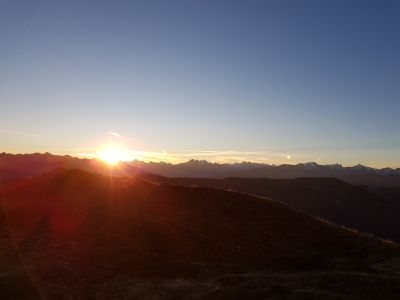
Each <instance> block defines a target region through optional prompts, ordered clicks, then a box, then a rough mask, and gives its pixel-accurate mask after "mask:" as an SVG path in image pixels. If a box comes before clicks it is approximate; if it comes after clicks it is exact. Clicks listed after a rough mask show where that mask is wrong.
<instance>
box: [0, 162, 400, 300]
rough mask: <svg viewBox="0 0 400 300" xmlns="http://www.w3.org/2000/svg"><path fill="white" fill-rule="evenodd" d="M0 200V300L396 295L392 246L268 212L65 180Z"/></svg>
mask: <svg viewBox="0 0 400 300" xmlns="http://www.w3.org/2000/svg"><path fill="white" fill-rule="evenodd" d="M2 195H3V199H2V206H3V213H4V217H5V219H3V223H2V224H1V225H2V228H1V232H2V236H3V238H2V249H3V251H2V253H1V256H2V257H1V259H2V260H3V261H6V259H7V258H6V256H7V255H10V254H11V253H14V257H13V258H12V259H11V260H9V261H7V266H8V267H7V270H6V271H2V273H1V275H0V276H2V278H1V282H2V285H1V288H2V291H1V293H2V296H3V297H2V298H5V299H7V298H8V299H16V298H17V296H18V295H20V296H21V295H22V296H21V297H20V298H21V299H27V298H29V297H30V298H35V297H39V296H40V297H42V298H43V297H44V298H48V299H71V298H73V299H264V298H267V297H275V298H274V299H298V298H300V297H303V298H307V299H309V298H311V299H313V298H321V297H324V298H326V299H329V298H332V299H341V298H343V299H349V298H350V299H351V298H354V299H382V297H383V298H385V299H397V296H398V294H399V293H400V287H399V283H400V277H399V276H400V274H399V269H398V264H399V258H400V252H399V248H398V246H396V245H395V244H391V243H387V242H382V241H380V240H378V239H375V238H372V237H368V236H362V235H360V234H357V233H355V232H350V231H348V230H345V229H342V228H338V227H335V226H333V225H330V224H328V223H325V222H322V221H319V220H316V219H314V218H312V217H309V216H307V215H304V214H302V213H299V212H297V211H295V210H292V209H290V208H288V207H287V206H285V205H284V204H281V203H279V202H275V201H271V200H266V199H260V198H255V197H250V196H245V195H242V194H238V193H233V192H226V191H220V190H215V189H210V188H190V187H182V186H176V185H168V184H161V185H157V184H151V183H148V182H145V181H141V180H138V179H136V180H135V179H130V178H123V177H109V176H102V175H97V174H93V173H88V172H85V171H79V170H65V169H59V170H56V171H53V172H50V173H48V174H45V175H43V176H40V177H36V178H33V179H29V180H24V181H21V182H16V183H13V184H10V185H8V186H7V187H5V188H4V190H3V193H2ZM28 296H29V297H28Z"/></svg>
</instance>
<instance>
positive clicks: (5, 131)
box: [0, 129, 40, 137]
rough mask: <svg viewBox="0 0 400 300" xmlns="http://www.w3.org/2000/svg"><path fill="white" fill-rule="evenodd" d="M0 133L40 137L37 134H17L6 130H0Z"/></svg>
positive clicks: (17, 132)
mask: <svg viewBox="0 0 400 300" xmlns="http://www.w3.org/2000/svg"><path fill="white" fill-rule="evenodd" d="M0 133H4V134H14V135H23V136H33V137H40V135H38V134H33V133H27V132H19V131H13V130H6V129H0Z"/></svg>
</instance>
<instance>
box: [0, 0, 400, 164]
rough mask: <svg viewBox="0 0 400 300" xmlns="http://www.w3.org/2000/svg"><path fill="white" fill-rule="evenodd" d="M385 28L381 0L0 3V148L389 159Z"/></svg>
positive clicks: (392, 86)
mask: <svg viewBox="0 0 400 300" xmlns="http://www.w3.org/2000/svg"><path fill="white" fill-rule="evenodd" d="M399 32H400V2H399V1H390V0H387V1H349V0H346V1H340V0H338V1H328V0H326V1H285V0H283V1H282V0H280V1H189V0H186V1H151V0H150V1H149V0H146V1H84V0H83V1H18V0H17V1H14V0H13V1H4V0H3V1H2V0H0V146H1V148H2V149H0V150H3V151H8V152H34V151H51V152H55V153H72V154H77V153H78V154H79V153H91V152H93V151H96V150H95V149H96V147H99V146H101V145H102V144H104V143H109V142H115V140H116V139H117V140H118V141H117V142H118V143H120V144H124V147H126V148H128V149H131V150H134V151H139V152H141V153H145V152H149V153H150V152H151V153H169V154H171V156H174V157H176V158H178V157H180V158H181V159H186V158H195V157H199V158H207V159H210V160H215V161H219V160H220V161H222V160H228V159H229V160H232V161H235V160H243V159H244V160H255V161H265V162H270V163H271V162H276V163H281V162H285V161H288V159H287V157H288V156H290V158H291V159H290V162H293V163H295V162H304V161H318V162H320V163H334V162H340V163H343V164H345V165H348V164H357V163H363V164H367V165H372V166H382V167H383V166H392V167H400V156H399V153H400V139H399V137H400V136H399V128H400V118H399V117H398V116H399V113H400V58H399V53H400V36H399ZM110 131H112V132H117V133H119V134H120V135H121V136H123V138H116V137H115V136H110V134H109V132H110ZM210 153H212V154H210ZM142 155H143V154H142Z"/></svg>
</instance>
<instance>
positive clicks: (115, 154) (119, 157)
mask: <svg viewBox="0 0 400 300" xmlns="http://www.w3.org/2000/svg"><path fill="white" fill-rule="evenodd" d="M97 158H99V159H101V160H102V161H104V162H105V163H107V164H109V165H111V166H114V165H117V164H118V163H119V162H121V161H129V160H132V157H131V155H130V153H128V151H126V150H124V149H122V148H118V147H112V146H110V147H105V148H104V149H102V150H101V151H100V152H99V154H98V155H97Z"/></svg>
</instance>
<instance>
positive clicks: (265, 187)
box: [141, 174, 400, 242]
mask: <svg viewBox="0 0 400 300" xmlns="http://www.w3.org/2000/svg"><path fill="white" fill-rule="evenodd" d="M141 176H142V177H143V178H146V179H148V180H152V181H154V182H164V183H167V182H168V183H175V184H181V185H188V186H202V187H212V188H218V189H222V190H231V191H237V192H241V193H246V194H252V195H256V196H262V197H268V198H272V199H276V200H279V201H282V202H284V203H286V204H288V205H290V206H292V207H294V208H297V209H300V210H302V211H304V212H306V213H308V214H311V215H313V216H317V217H321V218H323V219H326V220H329V221H331V222H334V223H336V224H340V225H344V226H347V227H351V228H356V229H358V230H360V231H363V232H368V233H372V234H374V235H377V236H379V237H382V238H385V239H391V240H394V241H396V242H400V218H399V215H400V192H399V191H400V189H398V188H381V189H367V188H365V187H362V186H354V185H351V184H348V183H345V182H343V181H340V180H338V179H335V178H296V179H268V178H226V179H207V178H203V179H202V178H165V177H161V176H155V175H150V174H148V175H144V174H143V175H141Z"/></svg>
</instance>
